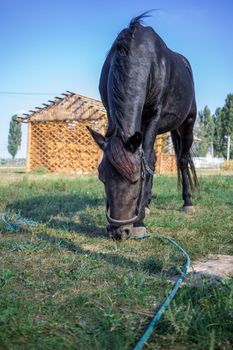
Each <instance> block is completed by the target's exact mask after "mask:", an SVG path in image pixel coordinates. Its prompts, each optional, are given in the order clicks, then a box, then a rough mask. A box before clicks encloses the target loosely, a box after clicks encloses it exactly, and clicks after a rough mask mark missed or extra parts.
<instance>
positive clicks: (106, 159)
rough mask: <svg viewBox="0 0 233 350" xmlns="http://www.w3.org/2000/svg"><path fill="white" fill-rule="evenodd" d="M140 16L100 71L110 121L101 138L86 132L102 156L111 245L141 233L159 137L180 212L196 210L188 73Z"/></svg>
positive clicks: (192, 107) (101, 176) (191, 93)
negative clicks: (178, 188) (177, 184)
mask: <svg viewBox="0 0 233 350" xmlns="http://www.w3.org/2000/svg"><path fill="white" fill-rule="evenodd" d="M145 16H146V15H145V13H144V14H142V15H141V16H138V17H136V18H134V19H132V20H131V22H130V25H129V27H128V28H126V29H123V30H122V31H121V32H120V34H119V35H118V37H117V38H116V40H115V42H114V43H113V45H112V47H111V49H110V51H109V53H108V55H107V58H106V60H105V63H104V65H103V68H102V72H101V77H100V83H99V90H100V95H101V99H102V102H103V104H104V106H105V108H106V111H107V117H108V128H107V131H106V134H105V136H103V135H101V134H99V133H97V132H96V131H94V130H92V129H90V128H88V129H89V131H90V133H91V135H92V137H93V138H94V140H95V141H96V143H97V144H98V145H99V147H100V148H101V149H102V150H103V159H102V161H101V163H100V165H99V168H98V171H99V179H100V180H101V181H102V182H103V183H104V185H105V192H106V197H107V204H106V205H107V207H106V215H107V219H108V221H109V225H108V226H107V230H108V232H109V235H110V237H112V238H114V239H123V238H128V237H130V236H132V235H135V232H137V233H138V232H139V231H140V228H141V229H142V231H143V228H144V224H143V219H144V217H145V210H146V208H147V207H148V206H149V203H150V201H151V191H152V182H153V173H154V169H155V162H156V156H155V152H154V143H155V139H156V136H157V135H159V134H162V133H165V132H168V131H170V132H171V136H172V141H173V145H174V148H175V153H176V158H177V166H178V173H179V174H180V175H181V180H182V181H181V182H182V195H183V200H184V204H183V208H184V209H185V210H189V209H192V208H193V207H192V205H193V204H192V201H191V190H192V189H193V188H194V187H195V186H196V185H197V178H196V173H195V168H194V165H193V162H192V159H191V156H190V147H191V145H192V142H193V126H194V122H195V119H196V102H195V93H194V83H193V76H192V70H191V66H190V64H189V62H188V60H187V59H186V58H185V57H184V56H182V55H181V54H179V53H176V52H174V51H172V50H170V49H169V48H168V47H167V46H166V44H165V43H164V41H163V40H162V39H161V38H160V36H159V35H158V34H157V33H156V32H155V31H154V30H153V29H152V28H151V27H144V26H143V25H142V23H141V22H142V18H143V17H145ZM144 230H145V228H144Z"/></svg>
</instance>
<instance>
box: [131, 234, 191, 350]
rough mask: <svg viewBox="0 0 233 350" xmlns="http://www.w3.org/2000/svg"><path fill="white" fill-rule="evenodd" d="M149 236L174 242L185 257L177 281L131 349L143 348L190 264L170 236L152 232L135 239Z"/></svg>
mask: <svg viewBox="0 0 233 350" xmlns="http://www.w3.org/2000/svg"><path fill="white" fill-rule="evenodd" d="M149 237H159V238H161V239H165V240H167V241H169V242H171V243H172V244H174V245H175V246H176V247H177V248H178V249H179V250H180V251H181V252H182V254H183V255H184V256H185V257H186V263H185V265H184V267H183V270H182V272H181V275H180V277H179V279H178V280H177V282H176V283H175V285H174V286H173V288H172V289H171V291H170V292H169V294H168V296H167V299H166V300H165V301H164V303H163V304H162V305H161V307H160V308H159V310H158V311H156V312H155V314H154V316H153V317H152V319H151V321H150V323H149V325H148V326H147V328H146V330H145V332H144V334H143V336H142V337H141V339H140V340H139V341H138V343H137V344H136V346H135V347H134V349H133V350H141V349H142V348H143V346H144V345H145V343H146V342H147V340H148V339H149V337H150V336H151V334H152V333H153V331H154V329H155V327H156V325H157V324H158V322H159V320H160V318H161V317H162V314H163V313H164V311H165V310H166V308H167V307H168V305H169V304H170V302H171V301H172V299H173V298H174V296H175V295H176V292H177V290H178V288H179V286H180V285H181V283H182V282H183V280H184V278H185V275H186V274H187V271H188V268H189V266H190V257H189V255H188V254H187V253H186V251H185V250H184V249H183V248H182V247H181V246H180V245H179V244H178V243H177V242H176V241H174V240H173V239H171V238H170V237H167V236H161V235H159V234H153V235H147V236H145V237H142V238H136V239H145V238H149Z"/></svg>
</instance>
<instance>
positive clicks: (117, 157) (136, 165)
mask: <svg viewBox="0 0 233 350" xmlns="http://www.w3.org/2000/svg"><path fill="white" fill-rule="evenodd" d="M106 155H107V157H108V159H109V161H110V162H111V164H112V165H113V166H114V168H115V169H116V170H117V172H118V173H119V174H120V175H122V176H123V177H124V178H126V179H127V180H129V181H131V182H135V181H137V180H138V179H139V177H140V157H139V155H138V154H137V153H132V152H130V151H128V150H127V149H126V148H125V147H124V144H123V141H122V140H121V138H120V137H117V136H112V138H111V140H110V142H109V145H108V148H107V152H106Z"/></svg>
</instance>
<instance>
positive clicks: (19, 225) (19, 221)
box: [0, 212, 190, 350]
mask: <svg viewBox="0 0 233 350" xmlns="http://www.w3.org/2000/svg"><path fill="white" fill-rule="evenodd" d="M11 217H14V218H15V219H16V220H15V221H12V219H11ZM0 221H2V222H3V223H4V226H5V229H6V231H8V232H20V231H21V230H22V229H23V227H24V226H25V225H27V226H30V227H36V226H38V223H37V222H36V221H33V220H30V219H26V218H23V217H21V216H20V215H18V214H15V213H14V214H12V213H10V212H9V213H5V214H1V215H0ZM150 237H159V238H161V239H164V240H167V241H169V242H171V243H172V244H173V245H175V246H176V247H177V248H178V249H179V250H180V251H181V253H182V254H183V255H184V256H185V257H186V263H185V265H184V267H183V270H182V272H181V275H180V277H179V279H178V280H177V282H176V283H175V285H174V286H173V288H172V289H171V291H170V292H169V294H168V296H167V299H166V300H165V301H164V303H163V304H162V305H161V307H160V308H159V310H158V311H156V312H155V314H154V316H153V317H152V319H151V321H150V323H149V325H148V326H147V328H146V330H145V332H144V334H143V336H142V337H141V339H140V340H139V341H138V343H137V344H136V346H135V347H134V349H133V350H141V349H142V348H143V346H144V345H145V343H146V342H147V341H148V339H149V337H150V336H151V334H152V333H153V331H154V329H155V327H156V325H157V324H158V322H159V320H160V318H161V317H162V314H163V313H164V311H165V310H166V308H167V307H168V305H169V304H170V302H171V301H172V299H173V298H174V296H175V294H176V292H177V290H178V288H179V286H180V285H181V283H182V282H183V280H184V278H185V275H186V274H187V271H188V268H189V266H190V257H189V255H188V254H187V253H186V251H185V250H184V249H183V248H182V247H181V246H180V245H179V244H178V243H177V242H176V241H174V240H173V239H171V238H170V237H167V236H161V235H159V234H152V235H146V236H144V237H141V238H135V239H136V240H141V239H145V238H150Z"/></svg>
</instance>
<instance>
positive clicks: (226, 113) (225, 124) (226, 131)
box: [221, 94, 233, 158]
mask: <svg viewBox="0 0 233 350" xmlns="http://www.w3.org/2000/svg"><path fill="white" fill-rule="evenodd" d="M227 136H230V137H231V142H232V141H233V94H229V95H227V98H226V100H225V104H224V106H223V108H222V116H221V137H222V140H224V142H223V147H222V153H223V156H224V157H226V154H227ZM230 158H233V147H231V152H230Z"/></svg>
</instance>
